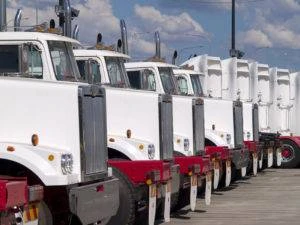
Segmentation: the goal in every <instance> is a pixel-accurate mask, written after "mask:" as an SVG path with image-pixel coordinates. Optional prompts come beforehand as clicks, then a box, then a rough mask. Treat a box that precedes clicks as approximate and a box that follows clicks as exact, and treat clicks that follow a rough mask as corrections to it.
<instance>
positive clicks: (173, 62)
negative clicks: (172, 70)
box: [172, 50, 178, 65]
mask: <svg viewBox="0 0 300 225" xmlns="http://www.w3.org/2000/svg"><path fill="white" fill-rule="evenodd" d="M177 56H178V53H177V51H176V50H175V51H174V54H173V57H172V64H173V65H176V59H177Z"/></svg>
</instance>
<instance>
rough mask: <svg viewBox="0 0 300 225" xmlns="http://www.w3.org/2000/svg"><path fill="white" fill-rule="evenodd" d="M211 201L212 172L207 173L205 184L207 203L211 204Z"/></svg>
mask: <svg viewBox="0 0 300 225" xmlns="http://www.w3.org/2000/svg"><path fill="white" fill-rule="evenodd" d="M210 202H211V173H210V172H209V173H207V174H206V185H205V204H206V205H210Z"/></svg>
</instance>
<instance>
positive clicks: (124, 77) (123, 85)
mask: <svg viewBox="0 0 300 225" xmlns="http://www.w3.org/2000/svg"><path fill="white" fill-rule="evenodd" d="M109 60H112V61H116V62H117V64H118V67H119V71H120V74H121V75H122V77H121V80H122V83H112V79H111V75H110V74H111V73H110V72H109V70H108V61H109ZM104 61H105V70H106V72H107V76H108V79H109V85H110V86H112V87H118V88H130V82H129V79H128V75H127V72H126V69H125V62H126V59H124V58H122V57H119V56H104Z"/></svg>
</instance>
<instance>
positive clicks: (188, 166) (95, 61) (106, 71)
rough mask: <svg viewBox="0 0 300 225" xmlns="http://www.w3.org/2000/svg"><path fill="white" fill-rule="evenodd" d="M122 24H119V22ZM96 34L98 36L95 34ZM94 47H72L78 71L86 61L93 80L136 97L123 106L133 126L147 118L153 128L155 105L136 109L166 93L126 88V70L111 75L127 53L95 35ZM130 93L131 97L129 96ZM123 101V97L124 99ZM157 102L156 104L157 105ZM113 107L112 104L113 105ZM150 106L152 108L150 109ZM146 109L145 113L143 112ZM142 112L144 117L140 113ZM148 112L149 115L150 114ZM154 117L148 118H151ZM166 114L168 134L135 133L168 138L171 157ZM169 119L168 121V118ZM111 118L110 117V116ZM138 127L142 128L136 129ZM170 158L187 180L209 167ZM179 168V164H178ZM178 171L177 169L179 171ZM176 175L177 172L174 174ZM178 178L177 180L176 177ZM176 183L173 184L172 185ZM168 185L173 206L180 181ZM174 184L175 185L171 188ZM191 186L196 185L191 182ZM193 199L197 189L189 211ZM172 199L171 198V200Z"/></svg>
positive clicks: (182, 159) (191, 197)
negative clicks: (117, 49) (78, 48)
mask: <svg viewBox="0 0 300 225" xmlns="http://www.w3.org/2000/svg"><path fill="white" fill-rule="evenodd" d="M121 25H122V23H121ZM98 37H99V35H98ZM95 48H96V49H94V50H91V49H89V50H74V52H75V56H76V60H77V63H78V66H79V68H81V71H84V69H83V68H84V67H85V66H86V63H88V64H89V66H90V67H91V68H96V70H97V71H95V72H94V75H93V78H92V79H93V81H94V82H101V83H102V84H106V85H109V86H110V87H111V88H112V89H113V90H119V91H120V92H124V91H126V92H128V98H131V97H133V96H136V97H135V101H131V102H128V103H127V104H126V105H128V108H129V109H130V110H133V112H135V114H134V113H128V116H130V115H132V121H131V122H132V123H135V124H136V127H141V124H142V123H146V122H147V121H148V122H149V124H148V126H145V129H147V132H148V133H149V129H150V128H151V127H153V125H155V121H156V120H162V119H163V118H161V115H159V113H157V112H158V111H159V109H158V111H156V110H154V111H153V109H155V107H156V106H153V105H150V108H149V110H145V111H142V112H141V111H140V110H138V109H140V108H141V107H142V108H143V109H145V105H146V104H147V98H146V97H147V96H156V98H157V99H159V98H160V97H161V96H168V95H165V94H157V93H154V92H149V91H148V92H147V91H138V90H133V89H129V82H128V77H127V74H126V72H125V69H124V70H122V71H120V72H119V73H118V76H119V77H116V76H114V75H113V74H112V71H113V70H114V69H115V68H114V67H113V64H112V63H111V62H118V63H119V66H120V67H121V68H124V63H125V62H126V61H127V60H129V56H128V55H126V54H122V53H119V52H116V51H113V49H110V50H108V48H107V46H103V45H102V44H101V41H100V40H99V38H98V41H97V45H96V47H95ZM104 49H106V50H104ZM97 77H98V78H97ZM118 79H119V80H122V81H124V82H123V83H122V85H117V83H116V80H118ZM120 96H122V94H120ZM130 96H131V97H130ZM137 96H140V101H138V99H137ZM122 99H123V100H124V95H123V97H122ZM124 101H125V100H124ZM169 101H170V102H169V104H170V106H172V102H171V101H172V99H171V98H170V99H169ZM157 105H159V104H157ZM112 107H113V106H112ZM151 109H152V110H151ZM146 112H147V113H146ZM142 114H143V115H145V116H142ZM149 114H151V115H152V116H149ZM153 116H154V117H155V116H156V118H153V119H151V118H152V117H153ZM167 116H168V118H164V119H163V122H164V123H166V124H170V125H172V129H170V130H169V131H170V132H171V133H170V134H168V135H167V133H165V134H162V133H159V131H158V130H155V129H154V132H153V133H150V134H149V135H146V134H145V131H143V132H134V133H135V136H139V137H143V136H144V138H146V139H147V140H151V141H155V138H156V137H157V138H160V139H161V141H162V142H165V141H164V140H166V139H167V138H171V140H170V144H171V145H170V146H169V148H170V150H171V152H172V157H173V123H172V110H171V111H168V112H167ZM169 119H171V120H169ZM111 121H113V119H111ZM127 122H128V121H122V122H119V123H118V126H119V130H118V131H117V129H116V128H114V130H113V131H112V132H114V133H120V134H121V132H122V130H123V129H124V128H123V126H124V127H126V125H125V123H127ZM159 126H161V125H159V124H158V125H157V126H154V127H159ZM139 129H141V128H139ZM156 142H159V139H157V141H156ZM156 147H157V149H158V151H159V150H160V149H162V148H163V143H162V144H161V145H160V146H159V145H156ZM160 157H161V156H158V158H160ZM168 160H171V161H172V163H173V164H174V165H175V166H176V167H177V165H179V166H180V171H182V170H184V173H185V174H188V175H189V176H188V177H189V179H188V181H187V182H188V183H193V184H194V183H195V179H197V177H198V176H199V175H200V174H203V172H202V171H208V170H210V164H209V161H208V160H205V159H204V160H203V162H202V161H201V163H200V164H199V161H197V160H198V159H196V158H188V159H187V158H183V157H177V158H175V159H173V158H172V159H170V158H169V159H168ZM177 168H178V167H177ZM178 172H179V171H178ZM175 175H176V174H173V177H174V180H175V179H176V176H175ZM177 175H178V174H177ZM176 180H177V179H176ZM174 184H176V185H174ZM174 184H173V185H171V186H172V188H171V190H172V197H171V202H173V203H172V205H174V204H175V203H176V201H177V199H178V193H177V192H178V188H179V182H178V180H177V181H176V182H175V183H174ZM174 186H175V187H174ZM192 186H193V188H194V186H195V185H192ZM195 198H196V192H194V195H192V196H190V199H191V201H190V202H191V208H192V210H194V209H195V203H196V201H195ZM172 199H173V200H172ZM207 201H210V198H207Z"/></svg>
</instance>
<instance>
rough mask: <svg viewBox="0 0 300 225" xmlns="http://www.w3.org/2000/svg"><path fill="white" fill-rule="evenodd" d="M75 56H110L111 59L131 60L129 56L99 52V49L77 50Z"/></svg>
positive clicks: (112, 52)
mask: <svg viewBox="0 0 300 225" xmlns="http://www.w3.org/2000/svg"><path fill="white" fill-rule="evenodd" d="M73 52H74V55H75V56H77V57H78V56H89V57H93V56H98V57H101V56H109V57H119V58H125V59H130V57H129V56H128V55H125V54H123V53H120V52H116V51H108V50H97V49H75V50H74V51H73Z"/></svg>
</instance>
